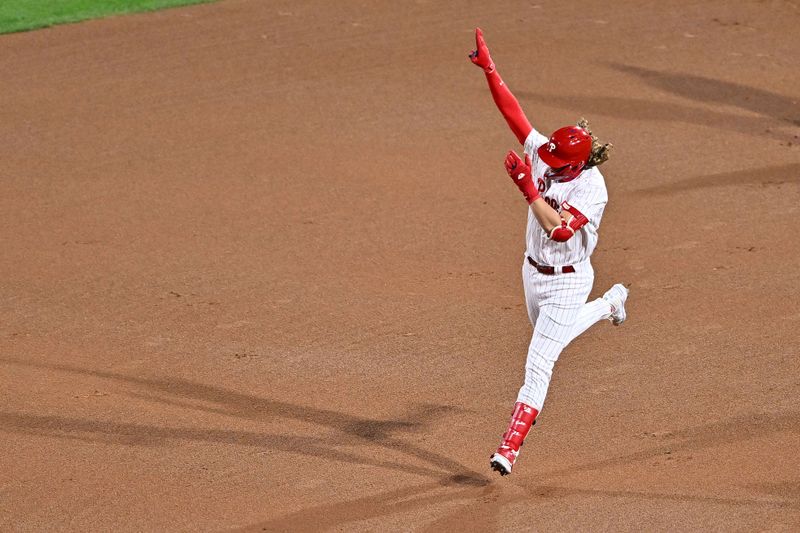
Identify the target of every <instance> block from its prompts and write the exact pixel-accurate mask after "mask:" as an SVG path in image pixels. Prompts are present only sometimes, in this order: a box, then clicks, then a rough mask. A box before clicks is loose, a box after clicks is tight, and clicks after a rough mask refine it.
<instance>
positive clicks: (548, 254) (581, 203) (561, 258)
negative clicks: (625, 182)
mask: <svg viewBox="0 0 800 533" xmlns="http://www.w3.org/2000/svg"><path fill="white" fill-rule="evenodd" d="M545 142H547V138H546V137H545V136H544V135H542V134H541V133H539V132H538V131H536V129H533V130H531V133H530V134H529V135H528V138H527V140H526V141H525V147H524V151H525V153H526V154H527V155H528V156H530V158H531V173H532V177H533V181H534V183H536V184H539V183H540V182H543V183H544V191H541V188H540V193H541V195H542V197H543V198H545V199H546V200H550V201H553V202H554V203H556V204H557V205H559V206H560V205H562V204H563V203H564V202H568V203H569V204H570V205H572V206H574V207H575V208H576V209H577V210H578V211H580V212H581V213H583V214H584V216H586V218H588V219H589V222H588V223H587V224H586V225H585V226H583V227H582V228H581V229H580V230H578V233H576V234H575V236H574V237H572V238H571V239H570V240H568V241H567V242H563V243H554V242H553V241H551V240H550V238H549V237H548V236H547V233H545V231H544V230H543V229H542V227H541V226H540V225H539V223H538V222H537V221H536V218H535V217H534V215H533V211H532V210H530V209H528V228H527V230H526V232H525V238H526V241H527V249H528V255H529V256H531V257H532V258H533V260H534V261H536V262H537V263H539V264H542V265H550V266H563V265H572V264H575V263H580V262H582V261H586V260H588V259H589V257H590V256H591V255H592V252H593V251H594V248H595V246H596V245H597V230H598V228H599V227H600V219H601V218H602V217H603V211H604V209H605V207H606V203H608V192H607V191H606V183H605V180H604V179H603V175H602V174H601V173H600V171H599V170H598V169H597V167H593V168H590V169H588V170H585V171H583V172H582V173H581V175H580V177H578V178H576V179H574V180H572V181H568V182H566V183H560V182H557V181H553V180H549V179H546V178H545V177H544V173H545V170H547V168H548V167H547V165H545V164H544V163H543V162H542V161H541V160H540V159H539V155H538V154H537V153H536V149H537V148H539V146H541V145H542V144H544V143H545Z"/></svg>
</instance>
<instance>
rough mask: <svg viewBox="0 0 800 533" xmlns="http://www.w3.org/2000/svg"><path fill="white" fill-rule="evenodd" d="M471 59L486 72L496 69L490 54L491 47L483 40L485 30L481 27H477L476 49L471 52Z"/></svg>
mask: <svg viewBox="0 0 800 533" xmlns="http://www.w3.org/2000/svg"><path fill="white" fill-rule="evenodd" d="M469 59H470V61H472V62H473V63H475V64H476V65H478V66H479V67H481V68H482V69H483V71H484V72H486V73H489V72H492V71H494V62H493V61H492V56H490V55H489V48H487V47H486V43H485V42H484V41H483V32H482V31H481V29H480V28H475V50H473V51H472V53H470V54H469Z"/></svg>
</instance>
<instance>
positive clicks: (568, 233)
mask: <svg viewBox="0 0 800 533" xmlns="http://www.w3.org/2000/svg"><path fill="white" fill-rule="evenodd" d="M561 209H562V210H563V211H566V212H567V213H569V214H570V215H572V218H570V219H569V222H567V221H566V220H564V219H561V225H560V226H556V227H555V228H553V229H552V230H550V234H549V235H548V236H549V237H550V238H551V239H552V240H554V241H556V242H566V241H568V240H570V239H571V238H572V236H573V235H575V232H577V231H578V230H579V229H581V228H582V227H583V226H585V225H586V223H587V222H589V219H588V218H586V217H585V216H584V215H583V213H581V212H580V211H578V210H577V209H575V208H574V207H572V206H571V205H569V204H568V203H567V202H564V203H563V204H561Z"/></svg>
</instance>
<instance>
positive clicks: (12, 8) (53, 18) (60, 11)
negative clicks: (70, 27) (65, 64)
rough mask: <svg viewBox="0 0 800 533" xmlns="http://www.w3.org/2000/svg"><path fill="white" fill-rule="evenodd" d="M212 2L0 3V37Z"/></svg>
mask: <svg viewBox="0 0 800 533" xmlns="http://www.w3.org/2000/svg"><path fill="white" fill-rule="evenodd" d="M212 1H214V0H0V34H2V33H12V32H16V31H27V30H34V29H37V28H46V27H48V26H53V25H55V24H65V23H68V22H78V21H80V20H88V19H96V18H102V17H107V16H109V15H121V14H124V13H139V12H142V11H156V10H158V9H164V8H167V7H177V6H186V5H190V4H203V3H208V2H212Z"/></svg>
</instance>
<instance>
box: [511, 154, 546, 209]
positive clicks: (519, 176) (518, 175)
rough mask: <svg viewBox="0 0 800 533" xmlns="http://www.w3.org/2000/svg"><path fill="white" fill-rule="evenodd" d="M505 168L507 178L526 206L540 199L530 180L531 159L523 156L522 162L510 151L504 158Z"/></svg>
mask: <svg viewBox="0 0 800 533" xmlns="http://www.w3.org/2000/svg"><path fill="white" fill-rule="evenodd" d="M505 166H506V172H508V175H509V177H511V179H512V180H513V181H514V184H515V185H516V186H517V187H518V188H519V190H520V191H522V194H523V195H524V196H525V200H527V201H528V204H532V203H533V202H534V200H536V199H537V198H540V196H539V191H537V190H536V187H535V186H534V185H533V179H532V178H531V158H530V157H528V154H525V161H522V159H520V158H519V156H518V155H517V153H516V152H515V151H514V150H510V151H509V152H508V155H507V156H506V161H505Z"/></svg>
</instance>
